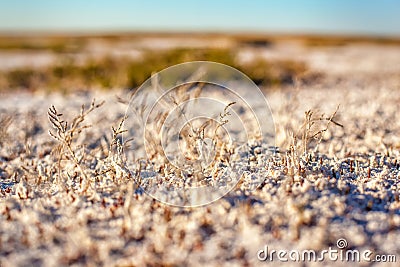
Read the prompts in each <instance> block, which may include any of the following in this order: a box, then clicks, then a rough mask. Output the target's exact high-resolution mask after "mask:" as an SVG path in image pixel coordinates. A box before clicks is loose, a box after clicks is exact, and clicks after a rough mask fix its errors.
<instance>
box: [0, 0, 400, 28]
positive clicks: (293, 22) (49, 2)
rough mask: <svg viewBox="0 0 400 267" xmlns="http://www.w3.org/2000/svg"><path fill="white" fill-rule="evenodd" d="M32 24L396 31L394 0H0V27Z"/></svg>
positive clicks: (398, 15) (398, 17)
mask: <svg viewBox="0 0 400 267" xmlns="http://www.w3.org/2000/svg"><path fill="white" fill-rule="evenodd" d="M35 30H40V31H46V30H51V31H114V30H117V31H130V30H133V31H135V30H136V31H137V30H140V31H148V30H151V31H214V32H215V31H216V32H217V31H221V32H225V31H233V32H234V31H242V32H243V31H254V32H283V33H328V34H329V33H333V34H337V33H339V34H340V33H347V34H367V35H394V36H400V1H396V0H308V1H299V0H298V1H295V0H264V1H262V0H253V1H251V0H250V1H245V0H243V1H236V0H201V1H198V0H181V1H178V0H147V1H146V0H142V1H136V0H130V1H129V0H114V1H112V0H109V1H105V0H68V1H63V0H32V1H30V0H28V1H26V0H10V1H6V0H0V31H3V32H5V31H6V32H13V31H23V32H26V31H35Z"/></svg>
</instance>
